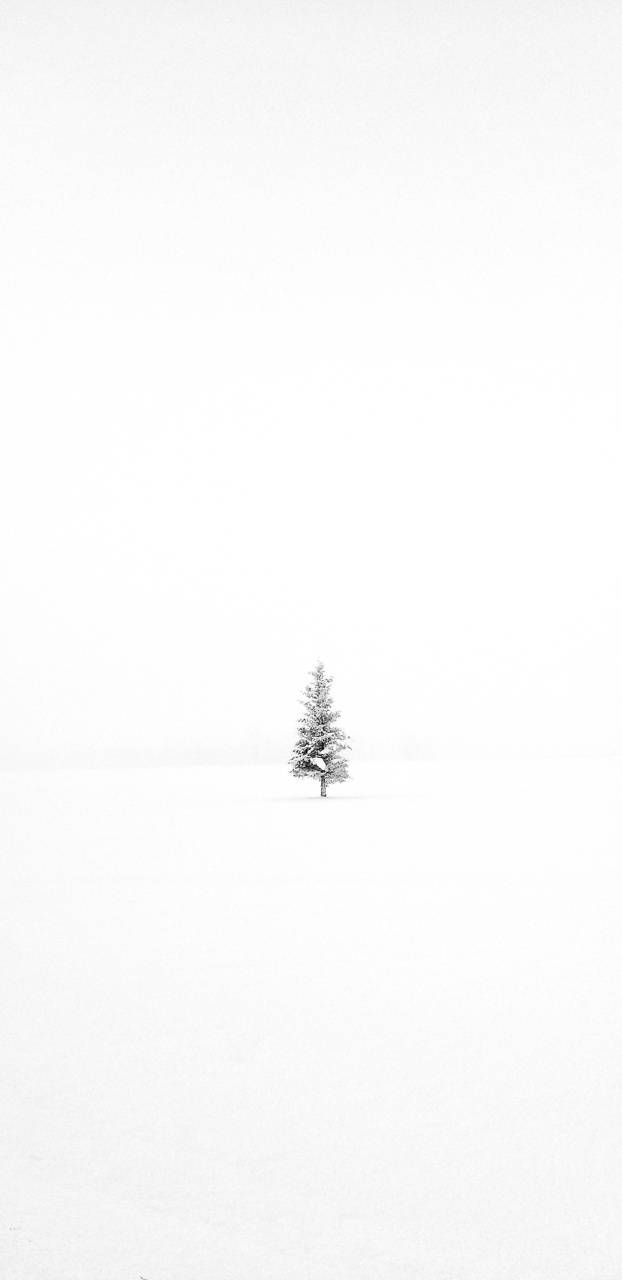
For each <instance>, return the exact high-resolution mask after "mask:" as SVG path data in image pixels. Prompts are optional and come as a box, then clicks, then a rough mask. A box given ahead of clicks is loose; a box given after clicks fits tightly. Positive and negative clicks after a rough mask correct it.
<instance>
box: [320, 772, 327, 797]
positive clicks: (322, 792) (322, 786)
mask: <svg viewBox="0 0 622 1280" xmlns="http://www.w3.org/2000/svg"><path fill="white" fill-rule="evenodd" d="M320 795H321V796H325V795H326V774H325V773H323V774H322V780H321V783H320Z"/></svg>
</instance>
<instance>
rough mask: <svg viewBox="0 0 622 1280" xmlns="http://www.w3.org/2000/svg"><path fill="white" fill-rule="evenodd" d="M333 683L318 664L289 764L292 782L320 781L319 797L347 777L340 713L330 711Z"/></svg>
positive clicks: (311, 680) (345, 749)
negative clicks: (300, 780)
mask: <svg viewBox="0 0 622 1280" xmlns="http://www.w3.org/2000/svg"><path fill="white" fill-rule="evenodd" d="M332 682H333V678H332V676H327V675H326V671H325V670H324V663H323V662H318V663H317V666H315V667H314V669H313V671H312V672H311V679H310V681H309V684H308V685H307V687H306V689H305V691H304V697H303V698H302V699H301V701H302V705H303V707H304V714H303V715H302V716H301V718H300V720H299V721H298V738H297V740H296V746H295V747H294V751H293V754H292V758H291V760H290V762H289V763H290V773H293V775H294V777H295V778H313V777H314V778H317V777H319V779H320V784H321V785H320V795H322V796H325V795H326V788H327V786H329V785H330V784H331V783H333V782H345V781H346V780H347V777H348V763H347V761H346V760H345V759H344V758H343V755H344V752H345V751H349V750H350V747H349V746H348V735H347V734H346V733H344V731H343V729H340V728H339V726H338V724H337V721H338V720H339V719H340V712H339V711H335V710H334V708H333V699H332V695H331V691H330V686H331V684H332Z"/></svg>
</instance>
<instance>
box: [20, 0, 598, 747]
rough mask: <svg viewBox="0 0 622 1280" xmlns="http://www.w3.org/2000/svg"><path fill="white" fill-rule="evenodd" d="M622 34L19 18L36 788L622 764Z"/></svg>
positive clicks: (500, 13) (298, 7)
mask: <svg viewBox="0 0 622 1280" xmlns="http://www.w3.org/2000/svg"><path fill="white" fill-rule="evenodd" d="M621 59H622V9H621V8H620V6H619V5H617V4H614V3H600V2H599V0H590V2H589V3H577V2H572V0H567V2H566V3H564V4H560V3H552V2H551V0H534V2H533V3H532V2H530V0H516V2H515V3H503V2H501V3H499V2H497V3H484V2H483V0H478V2H477V3H475V2H473V3H458V0H454V2H453V3H448V2H447V0H427V2H426V3H423V2H420V3H410V4H405V3H402V4H398V3H392V2H391V0H382V2H380V0H376V2H375V3H364V2H362V3H358V4H354V3H352V0H349V2H348V3H342V4H335V3H332V2H331V3H320V2H318V0H313V3H304V2H301V3H296V4H290V3H285V0H281V3H270V2H269V0H268V2H267V3H262V4H260V5H259V4H255V3H250V0H249V2H248V3H236V2H235V0H228V2H227V3H225V2H224V0H222V3H209V2H206V3H198V2H194V3H193V2H191V0H188V2H187V3H183V2H181V0H180V2H178V3H172V2H170V0H169V2H167V3H158V2H157V0H149V2H148V3H147V0H133V2H132V0H123V3H120V2H118V0H112V2H110V3H106V4H105V5H101V4H97V3H95V0H90V2H89V0H75V2H74V3H70V2H69V0H59V3H57V4H55V5H49V4H45V3H43V0H39V2H38V3H35V2H34V0H4V4H3V6H2V10H1V13H0V112H1V121H0V155H1V173H2V188H1V192H0V217H1V224H2V237H1V249H0V253H1V256H2V264H1V265H2V280H3V284H2V333H1V343H2V353H3V374H2V381H1V403H2V415H1V420H2V432H3V446H2V468H1V476H0V535H1V541H0V556H1V569H2V605H3V617H2V626H1V629H0V681H1V704H0V760H1V761H2V762H3V763H9V764H10V763H11V762H13V761H18V760H21V759H24V758H30V757H32V756H33V755H36V756H39V755H41V756H46V757H47V758H50V759H55V758H56V759H61V758H63V757H64V756H65V755H66V754H67V753H72V752H73V753H81V752H84V753H85V754H87V755H88V754H89V753H91V754H92V753H93V752H94V751H97V752H99V753H100V754H101V753H105V752H106V751H107V750H108V749H110V750H117V749H126V748H136V749H143V748H144V749H147V750H151V751H155V752H157V751H161V750H165V751H173V752H180V753H183V752H193V751H198V750H205V751H206V752H212V753H214V754H219V753H222V754H223V756H226V755H227V754H228V753H231V752H236V753H238V754H241V755H244V754H248V755H249V756H251V757H257V758H262V757H268V756H270V755H275V754H278V752H279V751H283V750H285V751H288V750H289V748H290V746H291V741H292V739H293V732H294V721H295V718H296V715H297V713H298V708H297V702H296V699H297V697H298V695H299V692H300V689H301V687H302V685H303V684H304V682H305V677H306V672H307V670H308V668H309V666H310V665H311V664H312V663H313V662H314V661H315V660H316V658H317V657H318V656H322V657H323V658H324V661H325V662H326V664H327V667H328V669H329V670H330V671H332V672H333V673H334V675H335V694H336V697H337V700H338V702H339V703H340V704H341V706H342V709H343V712H344V724H345V727H346V728H347V729H348V730H349V731H350V732H351V734H352V735H353V737H354V739H355V745H358V749H359V750H360V751H361V752H362V753H363V752H370V751H372V750H374V749H376V750H377V751H378V752H380V753H381V754H384V753H385V752H387V751H392V750H394V751H396V752H406V753H408V752H416V751H420V750H428V749H435V750H438V751H442V750H464V751H467V752H468V751H481V750H490V751H497V750H505V749H508V748H510V749H517V750H534V751H541V750H542V751H549V750H562V751H567V750H582V749H585V750H590V751H601V750H602V751H612V750H621V749H622V730H621V724H622V674H621V672H622V665H621V654H622V591H621V568H620V563H621V558H622V557H621V552H622V515H621V502H620V492H621V491H622V484H621V481H622V433H621V429H620V364H621V361H620V350H621V336H622V335H621V323H620V318H621V305H622V304H621V301H620V300H621V298H622V232H621V230H620V228H621V226H622V199H621V197H622V155H621V142H620V139H621V138H622V77H621V75H620V66H621Z"/></svg>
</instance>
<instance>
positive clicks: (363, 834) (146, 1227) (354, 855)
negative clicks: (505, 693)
mask: <svg viewBox="0 0 622 1280" xmlns="http://www.w3.org/2000/svg"><path fill="white" fill-rule="evenodd" d="M353 773H354V775H355V777H354V778H353V781H352V782H351V783H350V784H349V785H348V786H344V787H335V788H334V789H333V790H332V791H331V793H330V796H329V799H328V800H325V801H321V800H320V799H319V798H317V797H316V787H315V786H311V785H309V784H306V783H300V782H296V781H295V780H293V779H290V778H288V777H287V774H286V773H285V772H283V771H280V770H273V769H266V768H255V769H251V768H248V769H239V768H230V769H198V768H197V769H185V770H184V769H179V770H175V769H157V768H156V769H151V770H138V769H128V770H126V771H123V770H119V771H90V772H89V771H83V772H79V771H76V772H62V771H60V772H55V773H54V772H49V773H45V772H33V773H4V774H2V775H0V815H1V817H0V824H1V825H0V835H1V840H2V898H1V903H0V920H1V930H2V931H1V938H0V990H1V993H2V1028H3V1032H2V1053H1V1056H0V1107H1V1113H0V1115H1V1126H0V1141H1V1161H0V1183H1V1185H0V1274H1V1275H2V1277H3V1280H140V1277H144V1278H146V1280H619V1278H620V1277H622V912H621V894H620V890H621V887H622V877H621V875H620V864H621V861H622V804H621V795H622V790H621V784H622V764H621V762H619V761H601V762H598V761H588V762H577V761H567V762H563V763H551V762H539V763H530V764H524V763H520V764H519V763H515V762H514V763H512V762H508V763H504V764H494V765H493V764H490V763H486V762H481V763H477V764H471V765H469V766H465V765H464V764H459V763H450V764H448V763H440V762H439V763H426V764H423V763H422V764H411V765H400V766H396V767H391V766H387V765H384V766H382V767H375V768H372V767H371V766H369V765H367V766H362V765H359V766H358V767H353Z"/></svg>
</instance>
